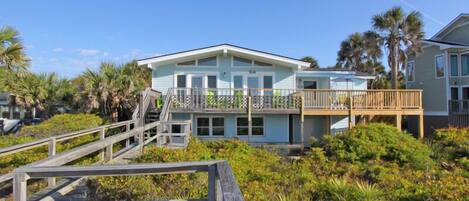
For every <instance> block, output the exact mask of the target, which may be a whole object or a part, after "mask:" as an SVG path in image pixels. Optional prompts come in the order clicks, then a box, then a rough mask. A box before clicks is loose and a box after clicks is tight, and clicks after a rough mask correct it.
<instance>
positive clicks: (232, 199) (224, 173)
mask: <svg viewBox="0 0 469 201" xmlns="http://www.w3.org/2000/svg"><path fill="white" fill-rule="evenodd" d="M217 173H218V178H219V179H220V185H221V189H222V196H223V201H243V200H244V199H243V195H242V194H241V190H239V186H238V184H237V183H236V179H235V178H234V174H233V172H232V171H231V168H230V166H229V165H228V163H227V162H226V161H223V162H219V163H217Z"/></svg>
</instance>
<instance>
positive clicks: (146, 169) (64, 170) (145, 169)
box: [15, 161, 223, 178]
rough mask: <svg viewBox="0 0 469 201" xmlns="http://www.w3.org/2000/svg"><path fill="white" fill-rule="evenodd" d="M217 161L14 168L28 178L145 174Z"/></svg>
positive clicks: (195, 167)
mask: <svg viewBox="0 0 469 201" xmlns="http://www.w3.org/2000/svg"><path fill="white" fill-rule="evenodd" d="M219 162H223V161H194V162H178V163H147V164H126V165H92V166H55V167H37V166H36V167H23V168H18V169H16V170H15V174H28V175H29V177H30V178H45V177H84V176H119V175H146V174H153V173H173V172H181V171H208V168H209V166H210V165H214V164H216V163H219Z"/></svg>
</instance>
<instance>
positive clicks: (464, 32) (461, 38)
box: [442, 24, 469, 44]
mask: <svg viewBox="0 0 469 201" xmlns="http://www.w3.org/2000/svg"><path fill="white" fill-rule="evenodd" d="M442 40H444V41H451V42H457V43H463V44H469V24H466V25H464V26H461V27H458V28H456V29H454V30H452V31H451V32H450V33H449V34H448V35H446V36H445V37H443V38H442Z"/></svg>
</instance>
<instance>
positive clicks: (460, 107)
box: [448, 99, 469, 115]
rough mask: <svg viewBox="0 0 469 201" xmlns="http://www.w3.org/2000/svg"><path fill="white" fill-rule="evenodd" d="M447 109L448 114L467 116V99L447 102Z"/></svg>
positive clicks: (468, 100)
mask: <svg viewBox="0 0 469 201" xmlns="http://www.w3.org/2000/svg"><path fill="white" fill-rule="evenodd" d="M448 108H449V113H450V114H456V115H460V114H469V99H465V100H449V101H448Z"/></svg>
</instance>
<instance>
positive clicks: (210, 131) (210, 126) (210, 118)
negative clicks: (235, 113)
mask: <svg viewBox="0 0 469 201" xmlns="http://www.w3.org/2000/svg"><path fill="white" fill-rule="evenodd" d="M198 118H208V135H199V133H197V132H198V128H199V125H198V124H197V119H198ZM213 118H223V135H213ZM225 119H226V118H225V117H224V116H196V117H195V132H194V133H195V135H196V136H197V137H202V138H203V137H211V138H224V137H225V134H226V130H225V129H224V128H225V127H226V122H225Z"/></svg>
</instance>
